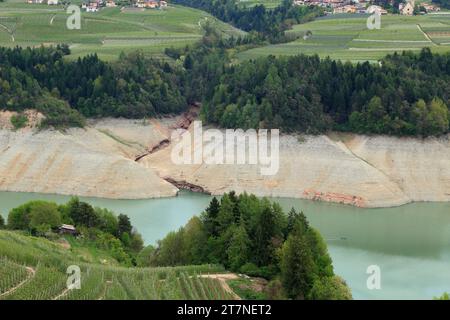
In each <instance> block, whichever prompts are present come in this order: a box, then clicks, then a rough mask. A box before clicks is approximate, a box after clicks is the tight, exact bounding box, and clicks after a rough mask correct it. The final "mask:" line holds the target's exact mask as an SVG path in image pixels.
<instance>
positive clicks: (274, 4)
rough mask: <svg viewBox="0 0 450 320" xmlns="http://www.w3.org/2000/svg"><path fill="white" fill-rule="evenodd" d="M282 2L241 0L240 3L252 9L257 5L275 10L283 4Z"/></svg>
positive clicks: (276, 0) (274, 0) (280, 0)
mask: <svg viewBox="0 0 450 320" xmlns="http://www.w3.org/2000/svg"><path fill="white" fill-rule="evenodd" d="M281 2H282V0H240V3H242V4H244V5H246V6H247V7H252V6H255V5H257V4H263V5H264V6H265V7H266V8H275V7H277V6H279V5H280V4H281Z"/></svg>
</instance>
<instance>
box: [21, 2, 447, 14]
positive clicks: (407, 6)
mask: <svg viewBox="0 0 450 320" xmlns="http://www.w3.org/2000/svg"><path fill="white" fill-rule="evenodd" d="M58 1H59V0H27V2H28V3H30V4H45V3H46V4H48V5H58V3H60V2H58ZM293 3H294V5H298V6H300V5H301V6H303V5H315V6H320V7H323V8H325V9H326V10H327V11H326V13H327V14H339V13H360V14H365V13H373V12H375V11H376V12H379V13H381V14H388V13H393V14H401V15H409V16H411V15H417V14H426V13H430V12H438V11H440V8H439V7H438V6H437V5H435V4H431V3H426V2H422V3H420V4H416V3H415V1H414V0H404V1H403V2H400V3H398V1H394V0H390V1H386V2H384V3H385V4H387V6H388V7H389V8H386V6H380V5H377V3H378V1H374V0H294V2H293ZM395 3H398V4H397V5H396V4H395ZM167 5H168V3H167V1H164V0H134V1H132V2H131V5H123V4H122V3H118V2H116V1H114V0H87V1H85V2H83V4H82V5H81V8H82V9H84V10H85V11H86V12H97V11H99V10H100V9H101V8H103V7H107V8H114V7H117V6H121V7H125V6H128V7H134V8H141V9H164V8H166V7H167Z"/></svg>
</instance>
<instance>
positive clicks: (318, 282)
mask: <svg viewBox="0 0 450 320" xmlns="http://www.w3.org/2000/svg"><path fill="white" fill-rule="evenodd" d="M140 261H142V262H143V264H144V265H146V266H177V265H186V264H204V263H214V264H222V265H224V266H225V267H226V268H227V269H228V270H232V271H235V272H242V273H244V274H247V275H250V276H259V277H263V278H266V279H269V280H271V282H270V283H269V285H268V286H269V288H270V292H271V295H272V296H271V298H283V297H287V298H291V299H351V293H350V290H349V289H348V287H347V285H346V284H345V282H343V280H342V279H341V278H339V277H337V276H335V274H334V272H333V266H332V261H331V258H330V256H329V254H328V250H327V245H326V243H325V242H324V240H323V239H322V237H321V236H320V234H319V233H318V232H317V231H316V230H315V229H314V228H312V227H311V226H310V225H309V224H308V221H307V219H306V217H305V215H304V214H303V213H302V212H296V211H295V210H294V209H292V210H291V211H290V212H289V214H285V213H284V212H283V210H282V209H281V207H280V205H279V204H278V203H271V202H269V201H268V200H267V199H264V198H263V199H258V198H257V197H256V196H254V195H247V194H245V193H244V194H241V195H239V196H237V195H236V194H235V193H234V192H230V193H227V194H224V196H223V197H222V198H221V200H220V201H219V200H217V199H216V198H213V199H212V200H211V202H210V204H209V206H208V208H207V209H206V210H205V211H204V212H203V213H202V215H201V216H200V217H193V218H192V219H191V220H190V221H189V222H188V223H187V224H186V226H184V227H182V228H180V229H179V230H178V231H176V232H171V233H169V234H168V235H167V236H166V237H165V238H164V239H163V240H161V241H159V243H158V245H157V246H156V247H153V246H148V247H146V248H145V249H144V250H143V251H142V252H141V254H140Z"/></svg>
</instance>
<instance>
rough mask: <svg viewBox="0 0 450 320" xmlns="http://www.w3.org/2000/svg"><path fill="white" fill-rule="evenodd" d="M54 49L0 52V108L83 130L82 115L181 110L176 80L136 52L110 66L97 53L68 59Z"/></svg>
mask: <svg viewBox="0 0 450 320" xmlns="http://www.w3.org/2000/svg"><path fill="white" fill-rule="evenodd" d="M68 53H69V49H68V47H67V46H65V45H60V46H57V47H55V48H44V47H41V48H36V49H30V48H26V49H22V48H19V47H16V48H13V49H10V48H0V106H4V107H6V108H8V109H10V110H15V111H22V110H24V109H26V108H35V109H37V110H38V111H41V112H42V113H44V114H45V115H46V116H47V118H46V120H45V123H44V125H52V126H56V127H58V126H83V124H84V120H83V117H82V116H81V115H84V116H86V117H99V116H116V117H127V118H142V117H148V116H155V115H157V114H167V113H177V112H181V111H183V110H184V109H185V108H186V106H187V104H186V101H185V99H184V97H183V96H182V95H181V93H180V90H179V88H180V84H179V83H178V80H179V77H177V76H176V75H175V74H172V73H170V72H168V71H170V70H164V66H163V65H161V64H160V63H159V62H157V61H153V60H151V59H148V58H144V57H143V55H142V54H141V53H139V52H136V53H133V54H129V55H127V56H125V55H122V56H121V58H120V59H119V61H118V62H117V63H114V64H109V63H106V62H103V61H101V60H99V59H98V57H97V56H96V55H90V56H86V57H84V58H79V59H78V60H76V61H70V62H68V61H66V60H64V59H63V57H64V55H67V54H68Z"/></svg>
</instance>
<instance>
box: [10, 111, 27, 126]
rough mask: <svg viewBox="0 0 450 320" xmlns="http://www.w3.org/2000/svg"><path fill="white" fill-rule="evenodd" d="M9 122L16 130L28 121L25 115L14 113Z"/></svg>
mask: <svg viewBox="0 0 450 320" xmlns="http://www.w3.org/2000/svg"><path fill="white" fill-rule="evenodd" d="M10 121H11V124H12V125H13V127H14V129H16V130H18V129H21V128H23V127H25V126H26V125H27V123H28V118H27V116H26V115H24V114H22V113H19V114H15V115H13V116H12V117H11V119H10Z"/></svg>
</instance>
